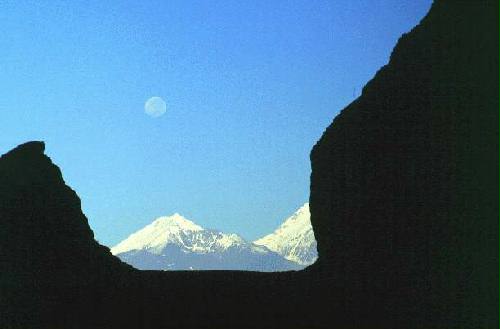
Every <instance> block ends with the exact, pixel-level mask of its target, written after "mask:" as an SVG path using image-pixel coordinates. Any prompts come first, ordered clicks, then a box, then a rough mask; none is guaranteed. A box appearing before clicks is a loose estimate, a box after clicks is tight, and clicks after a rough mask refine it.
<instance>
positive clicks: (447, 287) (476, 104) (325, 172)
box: [0, 1, 498, 329]
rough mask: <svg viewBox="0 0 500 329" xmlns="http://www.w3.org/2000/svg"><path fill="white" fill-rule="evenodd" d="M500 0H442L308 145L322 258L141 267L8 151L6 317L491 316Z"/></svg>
mask: <svg viewBox="0 0 500 329" xmlns="http://www.w3.org/2000/svg"><path fill="white" fill-rule="evenodd" d="M497 27H498V4H497V2H496V1H438V2H436V3H435V4H434V5H433V6H432V8H431V11H430V12H429V14H428V15H427V16H426V17H425V18H424V19H423V20H422V22H421V24H420V25H418V26H417V27H415V28H414V29H413V30H412V31H411V32H410V33H408V34H406V35H404V36H403V37H401V39H400V40H399V42H398V44H397V46H396V48H395V49H394V51H393V53H392V55H391V59H390V62H389V64H388V65H386V66H385V67H383V68H382V69H381V70H380V71H379V72H378V73H377V74H376V76H375V78H374V79H373V80H372V81H370V82H369V83H368V84H367V85H366V86H365V88H364V89H363V93H362V95H361V96H360V97H359V98H358V99H357V100H356V101H355V102H353V103H352V104H351V105H349V106H348V107H347V108H346V109H344V110H343V111H342V112H341V114H339V115H338V116H337V117H336V118H335V120H334V122H333V123H332V125H331V126H330V127H329V128H328V129H327V130H326V131H325V133H324V135H323V136H322V138H321V139H320V141H319V142H318V143H317V144H316V145H315V147H314V149H313V151H312V153H311V163H312V174H311V197H310V208H311V216H312V217H311V221H312V224H313V228H314V231H315V236H316V238H317V241H318V252H319V261H318V262H317V263H315V264H314V265H313V266H311V267H309V268H307V269H306V270H304V271H301V272H288V273H253V272H231V271H221V272H157V271H144V272H140V271H137V270H134V269H133V268H131V267H130V266H128V265H126V264H124V263H122V262H120V261H119V260H118V259H117V258H115V257H113V256H112V255H111V253H110V252H109V249H108V248H106V247H103V246H100V245H99V244H98V243H97V242H96V241H95V240H94V237H93V233H92V231H91V229H90V227H89V226H88V223H87V219H86V217H85V216H84V214H83V213H82V211H81V205H80V199H79V198H78V196H77V195H76V193H75V192H74V191H73V190H71V189H70V188H69V187H68V186H67V185H66V184H65V183H64V180H63V178H62V175H61V172H60V170H59V168H58V167H57V166H55V165H54V164H53V163H52V162H51V160H50V159H49V158H48V157H47V156H46V155H45V154H44V144H43V143H41V142H30V143H27V144H23V145H21V146H19V147H17V148H15V149H14V150H12V151H10V152H9V153H7V154H5V155H3V156H2V157H1V158H0V182H1V184H0V328H7V329H13V328H16V329H17V328H22V329H26V328H29V329H33V328H50V329H58V328H61V329H68V328H92V329H97V328H120V329H124V328H134V329H140V328H142V329H155V328H176V329H177V328H193V329H198V328H210V329H219V328H228V329H229V328H231V329H233V328H495V327H497V326H498V267H497V265H498V249H497V246H498V171H497V168H498V139H497V138H498V93H497V92H498V89H497V88H498V30H497Z"/></svg>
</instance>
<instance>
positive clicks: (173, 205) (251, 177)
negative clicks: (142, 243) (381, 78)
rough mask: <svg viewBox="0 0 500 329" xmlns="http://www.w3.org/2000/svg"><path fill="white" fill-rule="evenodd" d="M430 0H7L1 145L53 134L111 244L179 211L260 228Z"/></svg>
mask: <svg viewBox="0 0 500 329" xmlns="http://www.w3.org/2000/svg"><path fill="white" fill-rule="evenodd" d="M430 2H431V1H430V0H418V1H417V0H390V1H387V0H386V1H382V0H380V1H377V0H359V1H355V0H343V1H334V0H330V1H311V0H303V1H290V0H287V1H279V0H273V1H269V0H252V1H229V0H228V1H216V0H214V1H187V0H179V1H101V0H99V1H71V2H63V1H44V2H43V3H42V1H7V2H4V1H2V2H1V3H0V31H2V32H1V34H0V60H1V62H0V127H1V130H2V132H1V135H0V153H5V152H7V151H8V150H9V149H11V148H13V147H14V146H16V145H17V144H20V143H23V142H26V141H28V140H44V141H45V142H46V153H47V154H48V155H49V156H50V157H51V158H52V159H53V161H54V162H55V163H56V164H57V165H59V166H60V167H61V169H62V171H63V175H64V178H65V180H66V182H67V183H68V184H69V185H70V186H71V187H72V188H73V189H75V190H76V191H77V193H78V194H79V196H80V197H81V199H82V206H83V210H84V212H85V214H86V215H87V217H88V218H89V223H90V225H91V227H92V229H93V230H94V233H95V235H96V238H97V239H98V240H99V241H100V242H101V243H104V244H107V245H114V244H115V243H117V242H119V241H120V240H122V239H123V238H125V237H127V236H128V235H129V234H130V233H132V232H133V231H135V230H137V229H139V228H141V227H143V226H144V225H146V224H148V223H150V222H151V221H153V219H154V218H156V217H158V216H161V215H169V214H172V213H174V212H179V213H181V214H183V215H184V216H186V217H187V218H190V219H192V220H194V221H195V222H197V223H198V224H200V225H202V226H205V227H210V228H217V229H220V230H223V231H226V232H228V233H229V232H237V233H239V234H241V235H242V236H243V237H245V238H247V239H254V238H257V237H259V236H261V235H263V234H267V233H269V232H271V231H272V230H274V229H275V228H276V226H277V225H279V224H280V223H281V221H282V220H283V219H284V218H285V217H287V216H288V215H290V214H291V213H293V212H294V211H295V210H296V209H297V208H298V207H299V206H301V205H302V204H303V203H304V202H306V201H307V200H308V198H309V175H310V163H309V152H310V150H311V148H312V146H313V145H314V143H315V142H316V141H317V140H318V138H319V137H320V136H321V134H322V132H323V131H324V129H325V128H326V127H327V126H328V125H329V123H330V122H331V121H332V119H333V118H334V116H335V115H336V114H337V113H338V112H339V111H340V110H341V109H342V108H343V107H344V106H345V105H347V104H348V103H350V102H351V101H352V100H353V99H354V98H355V95H356V96H359V93H360V91H361V88H362V86H363V85H364V84H365V83H366V82H367V81H368V80H369V79H371V78H372V77H373V75H374V74H375V72H376V71H377V69H378V68H379V67H380V66H382V65H384V64H386V63H387V61H388V58H389V55H390V52H391V50H392V48H393V46H394V45H395V43H396V41H397V39H398V37H399V36H400V35H401V34H402V33H404V32H407V31H409V30H410V29H411V28H412V27H413V26H414V25H416V24H417V23H418V22H419V21H420V19H421V18H422V17H423V16H424V15H425V13H426V12H427V11H428V9H429V7H430ZM151 96H160V97H162V98H163V99H164V100H165V101H166V103H167V112H166V114H165V115H163V116H161V117H158V118H152V117H150V116H147V115H146V114H145V113H144V103H145V102H146V100H147V99H148V98H150V97H151Z"/></svg>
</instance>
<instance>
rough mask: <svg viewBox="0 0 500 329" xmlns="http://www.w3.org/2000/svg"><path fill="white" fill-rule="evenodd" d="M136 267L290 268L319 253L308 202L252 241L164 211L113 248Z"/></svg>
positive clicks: (274, 269) (304, 263) (114, 252)
mask: <svg viewBox="0 0 500 329" xmlns="http://www.w3.org/2000/svg"><path fill="white" fill-rule="evenodd" d="M111 253H112V254H113V255H116V256H118V257H119V258H120V259H122V260H123V261H125V262H127V263H129V264H130V265H132V266H135V267H136V268H138V269H153V270H192V269H199V270H209V269H231V270H252V271H266V272H267V271H286V270H297V269H301V268H303V267H304V266H306V265H310V264H311V263H313V262H314V260H315V259H316V240H315V239H314V234H313V233H312V228H311V223H310V221H309V207H308V204H305V205H304V206H302V207H301V208H300V209H299V210H298V211H297V212H296V213H295V214H294V215H292V216H291V217H290V218H288V219H287V220H286V221H285V222H284V223H283V224H282V225H281V226H280V227H279V228H278V229H277V230H276V231H275V232H273V233H272V234H269V235H267V236H265V237H263V238H261V239H258V240H256V241H254V242H248V241H246V240H245V239H243V238H242V237H241V236H239V235H238V234H234V233H233V234H226V233H223V232H220V231H217V230H212V229H205V228H203V227H201V226H199V225H197V224H195V223H194V222H192V221H190V220H189V219H187V218H185V217H183V216H182V215H180V214H178V213H175V214H173V215H171V216H162V217H159V218H157V219H156V220H154V221H153V222H152V223H151V224H149V225H147V226H145V227H144V228H142V229H140V230H138V231H137V232H135V233H133V234H131V235H130V236H129V237H128V238H126V239H125V240H123V241H122V242H120V243H119V244H117V245H116V246H114V247H112V248H111Z"/></svg>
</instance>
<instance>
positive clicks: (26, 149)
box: [4, 141, 45, 156]
mask: <svg viewBox="0 0 500 329" xmlns="http://www.w3.org/2000/svg"><path fill="white" fill-rule="evenodd" d="M44 152H45V143H44V142H42V141H30V142H26V143H24V144H21V145H18V146H17V147H15V148H13V149H12V150H10V151H9V152H7V153H6V154H5V155H4V156H9V155H14V154H44Z"/></svg>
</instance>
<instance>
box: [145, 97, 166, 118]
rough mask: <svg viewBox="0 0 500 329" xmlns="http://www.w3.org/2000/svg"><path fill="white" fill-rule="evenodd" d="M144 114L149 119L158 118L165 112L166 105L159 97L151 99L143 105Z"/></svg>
mask: <svg viewBox="0 0 500 329" xmlns="http://www.w3.org/2000/svg"><path fill="white" fill-rule="evenodd" d="M144 112H145V113H146V114H147V115H149V116H150V117H153V118H158V117H160V116H162V115H164V114H165V112H167V104H166V103H165V101H164V100H163V99H162V98H161V97H158V96H154V97H151V98H150V99H148V100H147V101H146V103H145V104H144Z"/></svg>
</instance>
